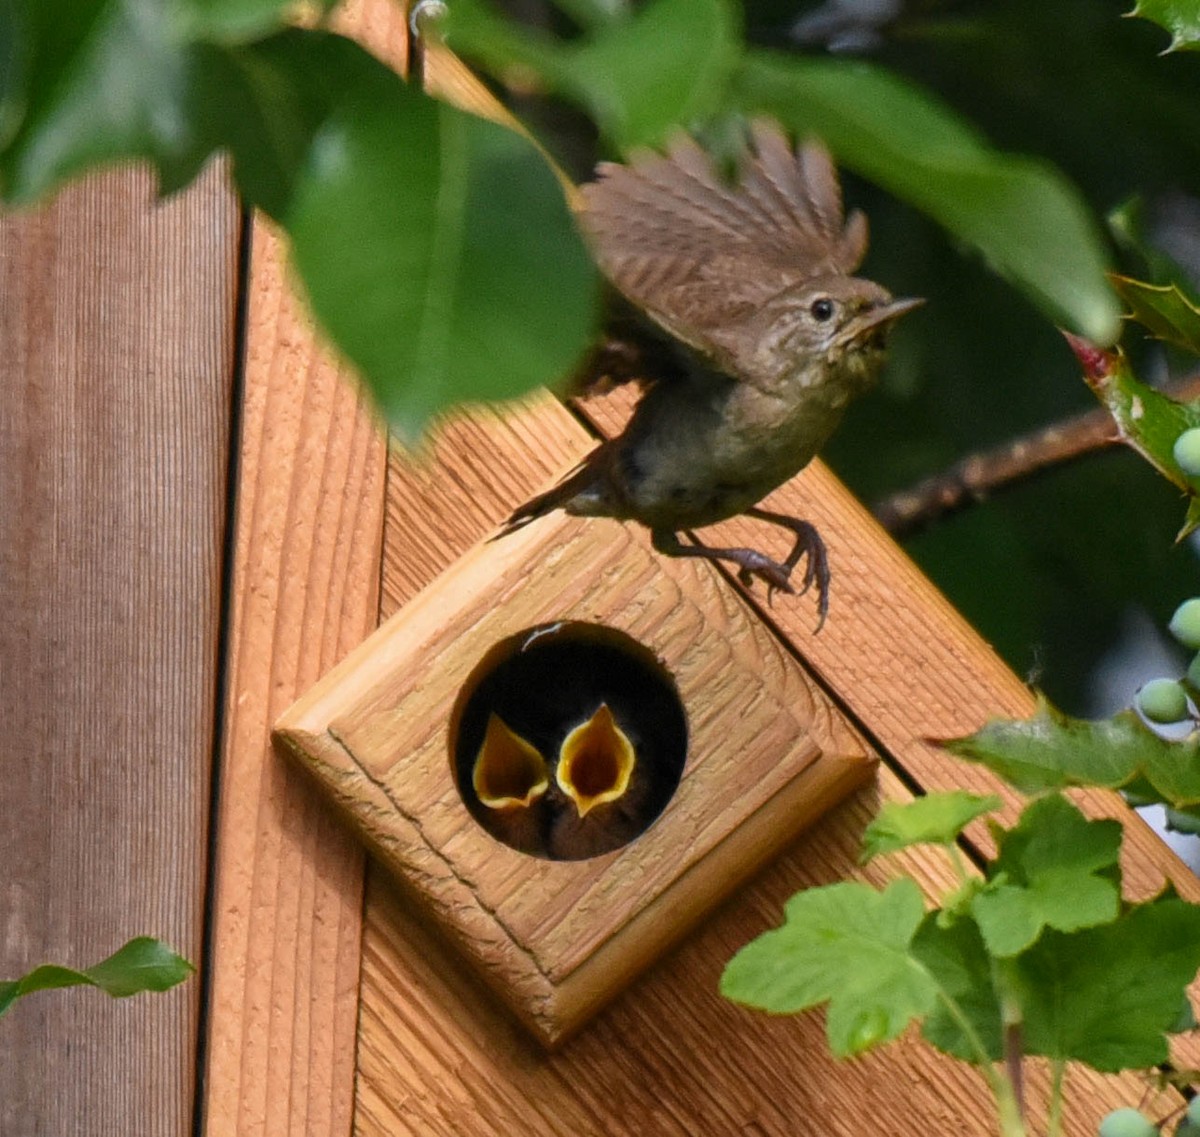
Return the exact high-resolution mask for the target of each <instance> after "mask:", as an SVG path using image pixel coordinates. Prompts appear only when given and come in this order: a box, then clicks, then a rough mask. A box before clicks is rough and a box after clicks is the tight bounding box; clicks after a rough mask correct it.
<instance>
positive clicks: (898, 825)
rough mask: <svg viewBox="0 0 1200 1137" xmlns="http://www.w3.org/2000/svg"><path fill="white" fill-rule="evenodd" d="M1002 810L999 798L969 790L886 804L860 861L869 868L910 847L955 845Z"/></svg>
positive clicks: (865, 840) (867, 837)
mask: <svg viewBox="0 0 1200 1137" xmlns="http://www.w3.org/2000/svg"><path fill="white" fill-rule="evenodd" d="M1000 806H1001V801H1000V799H999V798H998V797H996V795H995V794H989V795H987V796H986V797H982V796H980V795H978V794H971V793H967V792H966V791H965V790H951V791H949V792H946V793H932V794H925V795H924V796H923V797H918V798H914V799H913V800H912V801H909V802H895V801H889V802H886V803H884V805H883V807H882V808H881V809H880V811H879V813H878V814H877V815H876V816H875V819H874V820H873V821H872V822H871V824H870V825H868V826H867V829H866V832H865V833H864V834H863V851H862V857H861V858H860V860H861V862H862V863H863V864H866V862H867V861H869V860H870V859H871V858H872V857H877V856H879V855H880V854H881V853H894V852H896V851H897V850H899V849H904V848H907V847H908V846H909V845H949V844H953V842H954V841H955V840H956V839H957V837H958V835H959V834H960V833H961V832H962V831H963V830H964V829H965V828H966V827H967V826H968V825H970V823H971V822H972V821H974V820H975V819H976V818H977V817H982V816H983V815H984V814H985V813H990V812H992V810H996V809H999V808H1000Z"/></svg>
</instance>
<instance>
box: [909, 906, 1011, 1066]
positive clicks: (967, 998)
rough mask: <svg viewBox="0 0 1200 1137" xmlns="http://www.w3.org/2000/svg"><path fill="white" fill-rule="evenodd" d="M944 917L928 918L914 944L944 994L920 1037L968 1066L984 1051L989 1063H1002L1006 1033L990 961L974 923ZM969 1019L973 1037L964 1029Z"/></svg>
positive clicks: (913, 947)
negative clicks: (1000, 1059) (991, 1061)
mask: <svg viewBox="0 0 1200 1137" xmlns="http://www.w3.org/2000/svg"><path fill="white" fill-rule="evenodd" d="M941 915H942V914H941V913H938V912H931V913H929V915H928V916H926V917H925V919H924V920H923V921H922V923H921V926H920V928H919V929H918V930H917V934H916V935H915V936H914V937H913V943H912V953H913V956H914V957H915V958H916V959H917V960H919V961H920V962H921V964H922V966H924V967H925V969H926V970H927V971H928V972H929V974H930V975H932V976H933V977H934V979H935V981H936V983H937V985H938V988H939V989H940V991H941V992H942V995H943V998H942V999H941V1000H939V1002H938V1003H937V1005H936V1006H935V1007H934V1008H933V1010H932V1011H931V1012H930V1014H929V1015H928V1016H926V1019H925V1022H924V1025H923V1026H922V1028H921V1036H922V1037H923V1038H924V1039H925V1041H926V1042H928V1043H929V1044H930V1045H931V1046H936V1047H937V1048H938V1049H939V1050H942V1051H945V1052H946V1053H947V1054H953V1055H954V1056H955V1057H956V1058H961V1059H963V1060H964V1061H966V1062H978V1061H979V1058H980V1055H979V1053H978V1050H979V1048H982V1050H983V1051H984V1053H985V1054H986V1055H987V1057H988V1058H991V1059H993V1060H996V1059H999V1058H1000V1057H1001V1056H1002V1055H1003V1053H1004V1028H1003V1021H1002V1015H1001V1010H1000V1002H999V999H998V998H997V996H996V992H995V989H994V987H993V984H992V974H993V967H992V959H991V956H989V955H988V952H987V948H986V947H985V946H984V943H983V937H982V936H981V935H980V932H979V927H978V925H976V923H975V921H974V920H967V919H954V920H946V919H942V918H940V917H941ZM948 1002H949V1003H952V1004H953V1006H954V1008H955V1010H956V1011H957V1012H958V1014H955V1013H953V1012H952V1011H951V1010H950V1008H949V1006H948V1005H947V1003H948ZM960 1016H961V1017H960ZM964 1019H965V1021H966V1023H965V1025H966V1026H968V1027H969V1028H970V1030H971V1034H972V1035H973V1036H974V1038H972V1037H971V1036H969V1035H968V1033H967V1031H966V1029H965V1028H964V1021H963V1020H964ZM976 1039H977V1040H978V1044H976V1042H975V1041H974V1040H976Z"/></svg>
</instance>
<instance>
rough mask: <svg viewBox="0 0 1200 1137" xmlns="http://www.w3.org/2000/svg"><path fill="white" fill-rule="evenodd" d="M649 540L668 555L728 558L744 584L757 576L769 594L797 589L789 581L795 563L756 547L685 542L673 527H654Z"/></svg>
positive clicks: (707, 558)
mask: <svg viewBox="0 0 1200 1137" xmlns="http://www.w3.org/2000/svg"><path fill="white" fill-rule="evenodd" d="M814 532H815V530H814ZM650 539H651V542H652V543H653V545H654V547H655V549H657V550H658V551H659V552H660V553H662V554H663V555H664V556H667V557H704V558H705V559H706V560H710V561H729V562H730V563H732V564H735V565H737V566H738V580H740V581H741V582H742V583H743V584H744V585H747V586H749V584H750V582H751V581H752V580H753V578H754V577H756V576H757V577H761V578H762V579H763V580H765V581H766V582H767V596H768V597H770V595H771V593H772V592H774V591H775V589H779V591H780V592H794V591H795V589H794V588H792V586H791V585H790V584H789V583H788V576H789V575H790V574H791V571H792V567H793V566H790V565H789V566H786V567H785V566H784V565H781V564H779V563H778V562H776V561H773V560H771V558H770V557H768V556H765V555H764V554H762V553H759V552H756V551H755V550H754V549H714V548H712V547H711V546H709V545H701V544H700V543H699V542H698V541H697V542H695V543H694V544H691V545H685V544H683V542H682V541H680V540H679V534H678V533H674V532H672V531H671V530H670V529H654V530H651V533H650ZM818 540H819V538H818Z"/></svg>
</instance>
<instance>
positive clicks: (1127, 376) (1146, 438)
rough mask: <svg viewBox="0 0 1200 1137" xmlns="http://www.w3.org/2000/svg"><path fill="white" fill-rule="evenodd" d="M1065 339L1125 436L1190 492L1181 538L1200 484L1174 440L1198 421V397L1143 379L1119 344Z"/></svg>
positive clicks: (1188, 527)
mask: <svg viewBox="0 0 1200 1137" xmlns="http://www.w3.org/2000/svg"><path fill="white" fill-rule="evenodd" d="M1067 342H1068V343H1069V344H1070V345H1071V350H1072V351H1074V352H1075V356H1076V358H1077V359H1078V360H1079V362H1080V364H1081V365H1082V366H1083V377H1084V380H1085V382H1086V383H1087V385H1088V386H1089V387H1091V389H1092V392H1093V393H1094V394H1095V396H1096V398H1098V399H1099V400H1100V402H1101V403H1103V404H1104V406H1105V407H1106V408H1107V409H1108V412H1109V414H1111V415H1112V417H1113V422H1114V423H1115V424H1116V427H1117V434H1118V435H1119V437H1120V439H1121V441H1122V442H1124V443H1125V444H1126V445H1127V446H1129V447H1131V448H1132V449H1134V450H1136V451H1137V452H1138V453H1139V454H1141V456H1142V457H1143V458H1145V459H1146V461H1147V462H1149V463H1150V464H1151V465H1152V466H1153V467H1154V468H1155V469H1156V470H1158V472H1159V473H1160V474H1162V475H1163V476H1164V477H1165V478H1167V479H1168V480H1170V481H1172V482H1174V483H1175V485H1177V486H1178V487H1179V488H1180V489H1182V490H1185V491H1187V493H1188V494H1190V495H1191V496H1192V503H1189V506H1188V514H1187V519H1186V521H1185V523H1184V527H1183V529H1182V530H1181V531H1180V533H1179V535H1178V538H1177V539H1178V540H1182V539H1183V538H1184V537H1186V536H1187V535H1188V533H1190V532H1191V531H1192V529H1193V528H1194V527H1195V525H1196V520H1197V517H1198V516H1200V515H1198V514H1197V511H1196V509H1195V508H1194V501H1195V496H1196V492H1197V486H1196V484H1195V483H1194V482H1193V481H1192V480H1191V479H1190V478H1189V477H1188V476H1187V474H1185V473H1184V472H1183V470H1181V469H1180V468H1179V463H1178V462H1176V461H1175V453H1174V450H1175V440H1176V439H1177V438H1178V437H1179V436H1180V435H1181V434H1182V433H1183V432H1184V431H1185V430H1190V429H1191V428H1192V427H1195V426H1200V400H1195V401H1193V402H1190V403H1180V402H1177V401H1176V400H1174V399H1172V398H1170V397H1168V396H1167V395H1164V394H1163V393H1162V392H1161V391H1157V390H1155V388H1153V387H1151V386H1149V385H1148V384H1146V383H1143V382H1142V381H1141V380H1140V379H1138V378H1137V376H1136V375H1134V373H1133V369H1132V367H1131V366H1130V364H1129V360H1128V358H1127V357H1126V355H1125V353H1124V352H1123V351H1121V350H1120V348H1117V349H1115V350H1112V351H1102V350H1100V349H1099V348H1097V347H1094V346H1093V345H1092V344H1090V343H1088V342H1087V341H1086V340H1081V339H1078V338H1076V337H1075V336H1070V335H1069V336H1067Z"/></svg>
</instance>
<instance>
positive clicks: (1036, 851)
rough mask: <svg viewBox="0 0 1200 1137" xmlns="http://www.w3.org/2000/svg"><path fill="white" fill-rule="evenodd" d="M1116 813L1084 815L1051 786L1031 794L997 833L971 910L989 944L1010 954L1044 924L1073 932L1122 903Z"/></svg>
mask: <svg viewBox="0 0 1200 1137" xmlns="http://www.w3.org/2000/svg"><path fill="white" fill-rule="evenodd" d="M1121 832H1122V830H1121V823H1120V822H1119V821H1089V820H1088V819H1087V818H1086V817H1084V815H1083V814H1082V813H1081V812H1080V811H1079V810H1078V809H1077V808H1076V807H1075V806H1074V805H1072V804H1071V803H1070V802H1069V801H1067V800H1066V799H1065V798H1063V797H1061V796H1059V795H1057V794H1055V795H1052V796H1049V797H1045V798H1042V799H1041V800H1039V801H1035V802H1032V803H1031V804H1030V805H1028V806H1027V807H1026V808H1025V811H1024V812H1023V813H1022V814H1021V818H1020V821H1019V822H1018V823H1017V825H1016V826H1014V827H1013V828H1012V829H1009V830H1007V831H1006V832H1004V833H1003V835H1002V837H1001V838H1000V849H999V853H998V855H997V857H996V859H995V860H994V861H993V862H992V863H991V865H990V866H989V869H988V876H989V878H990V879H989V884H988V887H987V888H986V889H984V890H983V891H981V892H979V893H977V894H976V896H975V897H974V899H973V901H972V904H971V912H972V914H973V915H974V917H975V920H976V922H977V923H978V924H979V929H980V932H981V933H982V935H983V939H984V942H985V943H986V945H987V949H988V951H990V952H991V953H992V955H995V956H1000V957H1004V956H1012V955H1016V954H1017V953H1018V952H1021V951H1024V950H1025V949H1026V948H1027V947H1029V945H1030V944H1032V943H1033V942H1034V941H1035V940H1036V939H1037V938H1038V936H1040V935H1041V934H1042V930H1043V929H1044V928H1057V929H1058V930H1059V931H1063V932H1072V931H1075V930H1077V929H1079V928H1087V927H1092V926H1095V925H1097V924H1105V923H1108V922H1110V921H1112V920H1115V919H1116V917H1117V914H1118V912H1119V910H1120V903H1121V883H1120V870H1119V868H1118V857H1119V855H1120V850H1121Z"/></svg>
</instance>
